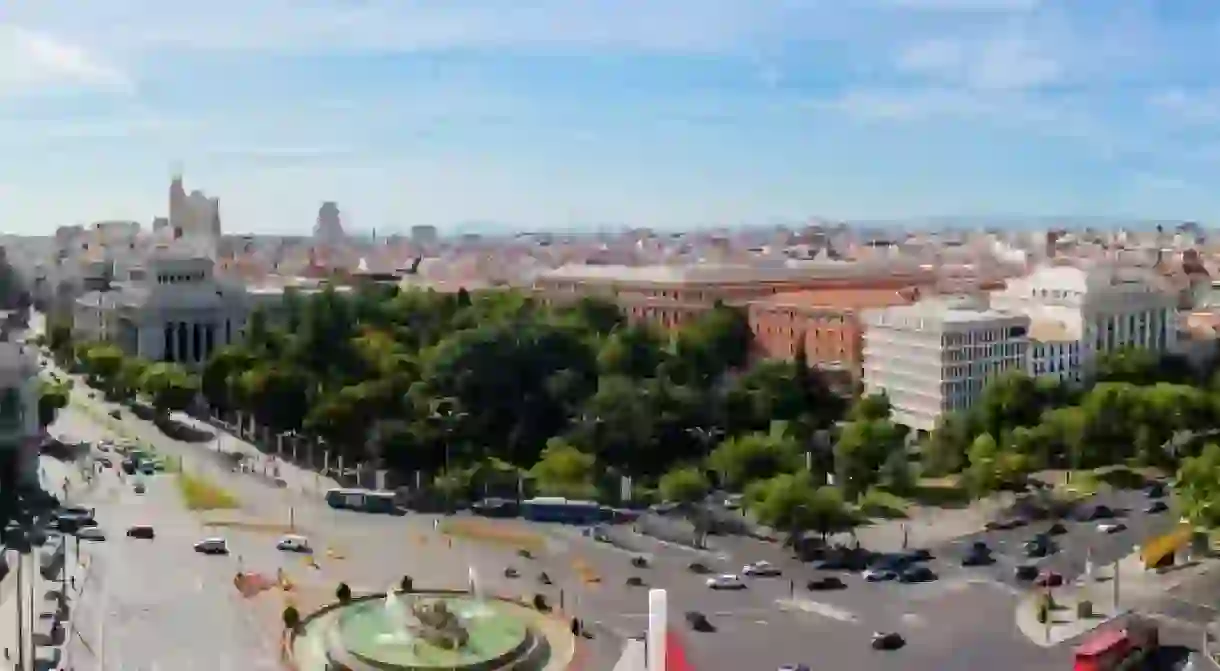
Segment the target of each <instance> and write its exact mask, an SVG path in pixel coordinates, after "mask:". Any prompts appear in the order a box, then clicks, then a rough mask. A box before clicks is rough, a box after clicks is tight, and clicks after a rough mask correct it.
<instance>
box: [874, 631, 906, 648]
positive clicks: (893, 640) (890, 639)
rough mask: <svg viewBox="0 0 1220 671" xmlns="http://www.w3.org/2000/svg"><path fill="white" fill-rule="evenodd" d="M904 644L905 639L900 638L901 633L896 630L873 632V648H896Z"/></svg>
mask: <svg viewBox="0 0 1220 671" xmlns="http://www.w3.org/2000/svg"><path fill="white" fill-rule="evenodd" d="M906 644H907V642H906V639H904V638H902V634H899V633H898V632H894V631H891V632H886V633H881V632H875V633H874V634H873V639H872V646H873V650H897V649H899V648H901V647H902V646H904V645H906Z"/></svg>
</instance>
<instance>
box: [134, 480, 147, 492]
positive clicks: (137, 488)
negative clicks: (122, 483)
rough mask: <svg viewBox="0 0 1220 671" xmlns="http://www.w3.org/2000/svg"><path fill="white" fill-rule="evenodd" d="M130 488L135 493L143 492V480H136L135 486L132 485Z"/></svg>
mask: <svg viewBox="0 0 1220 671" xmlns="http://www.w3.org/2000/svg"><path fill="white" fill-rule="evenodd" d="M132 489H133V490H134V491H135V493H137V494H143V493H144V483H143V482H137V483H136V484H135V487H132Z"/></svg>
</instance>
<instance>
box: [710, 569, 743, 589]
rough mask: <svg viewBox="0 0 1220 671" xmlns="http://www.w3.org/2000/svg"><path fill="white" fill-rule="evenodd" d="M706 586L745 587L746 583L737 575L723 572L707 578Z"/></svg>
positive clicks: (721, 587) (716, 587) (718, 587)
mask: <svg viewBox="0 0 1220 671" xmlns="http://www.w3.org/2000/svg"><path fill="white" fill-rule="evenodd" d="M707 586H708V589H745V587H746V583H745V582H744V581H743V580H742V579H741V576H739V575H735V574H733V573H725V574H724V575H718V576H713V577H711V578H708V579H707Z"/></svg>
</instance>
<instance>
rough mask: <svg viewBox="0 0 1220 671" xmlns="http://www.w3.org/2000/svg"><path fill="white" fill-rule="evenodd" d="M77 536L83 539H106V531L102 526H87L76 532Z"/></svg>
mask: <svg viewBox="0 0 1220 671" xmlns="http://www.w3.org/2000/svg"><path fill="white" fill-rule="evenodd" d="M76 537H77V538H79V539H81V540H83V541H104V540H106V532H105V531H102V530H101V528H100V527H85V528H83V529H81V530H80V531H77V532H76Z"/></svg>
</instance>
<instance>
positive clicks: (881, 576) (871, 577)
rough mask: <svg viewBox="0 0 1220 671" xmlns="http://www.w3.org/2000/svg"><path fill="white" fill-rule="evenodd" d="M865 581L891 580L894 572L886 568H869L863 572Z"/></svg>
mask: <svg viewBox="0 0 1220 671" xmlns="http://www.w3.org/2000/svg"><path fill="white" fill-rule="evenodd" d="M863 576H864V581H865V582H885V581H887V580H893V579H894V577H895V574H894V572H893V571H891V570H890V569H887V568H870V569H868V570H867V571H865V572H864V573H863Z"/></svg>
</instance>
